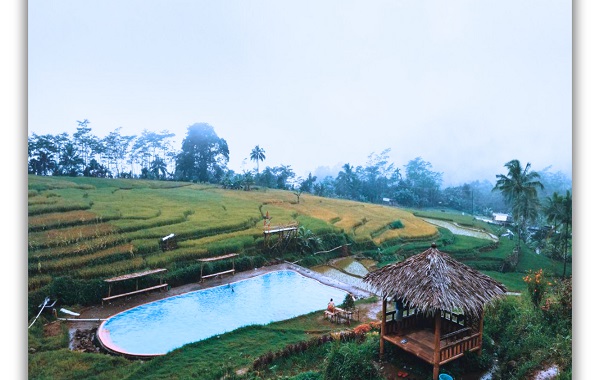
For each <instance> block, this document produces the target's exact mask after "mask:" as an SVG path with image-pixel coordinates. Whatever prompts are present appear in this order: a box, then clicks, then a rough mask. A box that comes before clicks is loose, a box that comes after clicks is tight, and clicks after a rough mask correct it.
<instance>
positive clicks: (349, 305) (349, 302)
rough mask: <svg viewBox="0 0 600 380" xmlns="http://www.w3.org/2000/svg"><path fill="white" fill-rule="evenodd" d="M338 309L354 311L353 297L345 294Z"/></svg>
mask: <svg viewBox="0 0 600 380" xmlns="http://www.w3.org/2000/svg"><path fill="white" fill-rule="evenodd" d="M340 307H341V308H342V309H344V310H349V309H354V297H352V295H351V294H350V293H348V294H346V297H344V302H342V304H341V305H340Z"/></svg>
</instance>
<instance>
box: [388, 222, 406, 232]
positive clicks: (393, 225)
mask: <svg viewBox="0 0 600 380" xmlns="http://www.w3.org/2000/svg"><path fill="white" fill-rule="evenodd" d="M390 228H391V229H393V230H395V229H398V228H404V224H402V222H401V221H399V220H394V221H393V222H392V223H390Z"/></svg>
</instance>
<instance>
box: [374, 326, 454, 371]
mask: <svg viewBox="0 0 600 380" xmlns="http://www.w3.org/2000/svg"><path fill="white" fill-rule="evenodd" d="M434 338H435V334H434V333H433V331H432V330H430V329H425V330H417V329H415V330H406V331H400V332H399V333H398V334H393V335H392V334H386V335H384V336H383V339H385V340H387V341H388V342H390V343H392V344H394V345H396V346H398V347H400V348H401V349H403V350H404V351H406V352H410V353H411V354H414V355H416V356H418V357H419V358H421V359H423V360H425V361H426V362H427V363H429V364H433V351H434V348H435V342H434ZM442 344H443V343H442Z"/></svg>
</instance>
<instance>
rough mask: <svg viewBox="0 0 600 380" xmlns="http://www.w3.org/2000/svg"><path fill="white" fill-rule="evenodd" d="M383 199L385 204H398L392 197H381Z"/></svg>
mask: <svg viewBox="0 0 600 380" xmlns="http://www.w3.org/2000/svg"><path fill="white" fill-rule="evenodd" d="M381 201H382V202H383V204H384V205H390V206H394V205H395V204H396V202H394V200H393V199H391V198H381Z"/></svg>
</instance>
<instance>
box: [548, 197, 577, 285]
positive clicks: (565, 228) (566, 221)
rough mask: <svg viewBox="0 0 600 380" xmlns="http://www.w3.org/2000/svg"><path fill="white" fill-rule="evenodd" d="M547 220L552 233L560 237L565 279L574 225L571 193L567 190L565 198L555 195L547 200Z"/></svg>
mask: <svg viewBox="0 0 600 380" xmlns="http://www.w3.org/2000/svg"><path fill="white" fill-rule="evenodd" d="M544 214H545V215H546V219H547V220H548V221H549V222H550V223H552V233H553V234H554V233H558V234H559V237H560V244H559V249H560V250H561V251H562V259H563V274H562V276H563V278H564V277H565V276H566V274H567V259H568V257H569V247H570V244H569V241H570V240H571V226H572V223H573V200H572V197H571V191H569V190H567V192H566V195H565V196H564V197H563V196H562V195H559V194H558V193H556V192H555V193H553V194H552V197H547V198H546V204H545V205H544Z"/></svg>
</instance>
